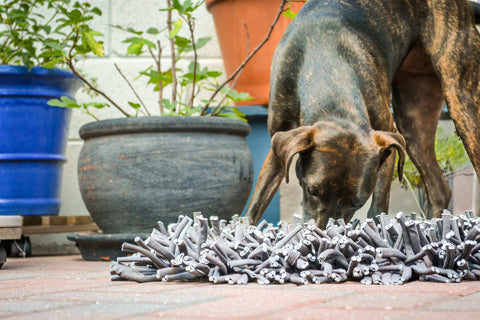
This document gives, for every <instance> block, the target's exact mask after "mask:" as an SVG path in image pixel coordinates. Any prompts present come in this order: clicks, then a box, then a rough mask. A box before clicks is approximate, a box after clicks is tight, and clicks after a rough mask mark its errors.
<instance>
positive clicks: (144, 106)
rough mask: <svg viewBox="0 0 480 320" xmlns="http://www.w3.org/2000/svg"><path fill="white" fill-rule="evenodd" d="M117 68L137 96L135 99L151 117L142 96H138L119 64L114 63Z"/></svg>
mask: <svg viewBox="0 0 480 320" xmlns="http://www.w3.org/2000/svg"><path fill="white" fill-rule="evenodd" d="M113 65H114V66H115V69H117V71H118V73H119V74H120V75H121V76H122V78H123V80H125V82H126V83H127V84H128V86H129V87H130V89H131V90H132V92H133V94H134V95H135V97H137V100H138V101H139V102H140V104H141V105H142V106H143V109H145V112H146V113H147V115H148V116H151V114H150V112H149V111H148V109H147V106H146V105H145V103H143V101H142V99H141V98H140V96H139V95H138V93H137V91H136V90H135V88H134V87H133V86H132V84H131V83H130V81H128V79H127V77H126V76H125V75H124V74H123V72H122V70H120V67H119V66H118V64H116V63H114V64H113Z"/></svg>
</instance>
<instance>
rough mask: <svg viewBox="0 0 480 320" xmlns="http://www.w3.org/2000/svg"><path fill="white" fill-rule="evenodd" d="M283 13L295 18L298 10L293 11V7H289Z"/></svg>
mask: <svg viewBox="0 0 480 320" xmlns="http://www.w3.org/2000/svg"><path fill="white" fill-rule="evenodd" d="M283 15H284V16H285V17H287V18H290V19H292V20H293V19H295V17H296V16H297V12H293V11H292V10H291V8H290V7H288V8H287V10H285V11H283Z"/></svg>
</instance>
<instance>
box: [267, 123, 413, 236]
mask: <svg viewBox="0 0 480 320" xmlns="http://www.w3.org/2000/svg"><path fill="white" fill-rule="evenodd" d="M357 132H358V131H355V130H345V128H343V127H340V126H337V125H335V124H334V123H332V122H319V123H317V124H315V125H314V126H303V127H299V128H296V129H293V130H290V131H282V132H277V133H276V134H275V135H274V136H273V137H272V150H273V153H274V155H275V157H276V158H277V161H278V162H279V163H280V164H281V165H282V167H283V168H284V170H285V177H286V180H287V183H288V171H289V167H290V164H291V163H292V160H293V158H294V156H295V155H296V154H299V158H298V161H297V166H296V171H297V176H298V179H299V182H300V185H301V186H302V188H303V208H304V211H305V213H306V214H307V215H309V216H311V217H313V218H315V219H316V221H317V224H318V225H319V226H322V227H325V224H326V222H327V221H328V218H329V217H332V218H335V219H338V218H343V219H345V220H346V221H349V220H350V219H351V217H352V216H353V214H354V213H355V211H356V210H358V209H359V208H360V207H362V206H363V205H364V204H365V202H366V201H367V200H368V198H369V197H370V195H371V194H372V192H373V189H374V187H375V182H376V179H377V173H378V171H379V169H380V168H381V166H382V165H383V164H384V162H385V160H386V159H387V158H388V156H389V155H390V154H391V152H392V151H393V152H394V150H397V151H398V153H399V161H398V175H399V177H400V178H401V177H402V171H403V164H404V158H405V140H404V139H403V137H402V136H401V135H400V134H397V133H392V132H385V131H373V130H372V131H371V132H370V134H368V135H361V134H358V133H357Z"/></svg>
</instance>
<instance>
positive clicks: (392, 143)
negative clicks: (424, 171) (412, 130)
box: [373, 131, 406, 181]
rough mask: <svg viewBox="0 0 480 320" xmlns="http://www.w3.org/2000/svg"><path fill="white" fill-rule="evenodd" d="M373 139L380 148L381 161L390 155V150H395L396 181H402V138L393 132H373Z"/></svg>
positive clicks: (403, 158)
mask: <svg viewBox="0 0 480 320" xmlns="http://www.w3.org/2000/svg"><path fill="white" fill-rule="evenodd" d="M373 139H374V140H375V142H376V144H377V146H378V147H379V148H380V154H381V156H382V157H383V158H382V159H381V161H384V160H385V159H386V158H387V157H388V156H389V155H390V153H391V152H392V148H395V149H396V150H397V151H398V168H397V170H398V179H399V180H400V181H402V177H403V165H404V164H405V148H406V143H405V139H404V138H403V136H402V135H401V134H399V133H395V132H388V131H374V133H373Z"/></svg>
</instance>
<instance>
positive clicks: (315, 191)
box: [307, 187, 318, 198]
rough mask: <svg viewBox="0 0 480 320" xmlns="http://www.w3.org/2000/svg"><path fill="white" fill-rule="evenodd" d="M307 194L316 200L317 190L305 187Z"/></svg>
mask: <svg viewBox="0 0 480 320" xmlns="http://www.w3.org/2000/svg"><path fill="white" fill-rule="evenodd" d="M307 192H308V193H309V194H310V195H312V196H314V197H317V198H318V192H317V189H315V188H312V187H307Z"/></svg>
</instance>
